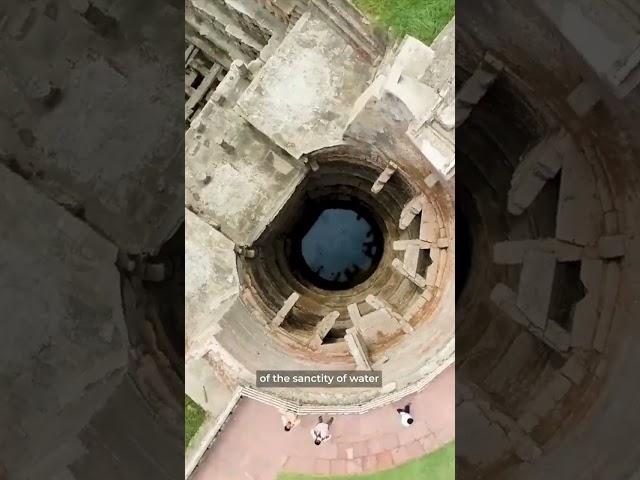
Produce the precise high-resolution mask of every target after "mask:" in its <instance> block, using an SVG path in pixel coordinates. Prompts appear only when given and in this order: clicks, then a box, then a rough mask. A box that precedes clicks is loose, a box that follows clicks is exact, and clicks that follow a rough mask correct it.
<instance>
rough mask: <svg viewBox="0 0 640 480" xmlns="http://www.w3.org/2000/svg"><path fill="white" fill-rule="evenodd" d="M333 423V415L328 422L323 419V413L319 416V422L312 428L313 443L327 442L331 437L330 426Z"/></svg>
mask: <svg viewBox="0 0 640 480" xmlns="http://www.w3.org/2000/svg"><path fill="white" fill-rule="evenodd" d="M332 423H333V417H331V418H330V419H329V420H327V421H326V422H325V421H324V420H323V418H322V415H321V416H319V417H318V424H317V425H316V426H315V427H313V429H312V430H311V438H313V443H315V444H316V445H320V444H321V443H323V442H326V441H327V440H329V439H330V438H331V434H330V433H329V427H330V426H331V424H332Z"/></svg>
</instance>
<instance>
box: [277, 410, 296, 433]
mask: <svg viewBox="0 0 640 480" xmlns="http://www.w3.org/2000/svg"><path fill="white" fill-rule="evenodd" d="M280 413H281V415H280V419H281V420H282V426H283V427H284V431H285V432H289V431H291V429H292V428H295V427H297V426H298V425H300V417H298V415H296V414H295V413H293V412H288V411H284V412H280Z"/></svg>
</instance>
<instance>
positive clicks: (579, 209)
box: [456, 0, 640, 479]
mask: <svg viewBox="0 0 640 480" xmlns="http://www.w3.org/2000/svg"><path fill="white" fill-rule="evenodd" d="M605 3H606V5H605ZM457 10H458V15H457V28H456V30H457V42H458V46H457V49H456V75H457V81H458V86H457V97H458V108H457V114H456V124H457V125H458V128H457V134H458V135H459V137H458V138H459V139H460V138H462V139H463V140H459V141H458V162H459V163H460V169H459V172H460V174H459V178H458V179H457V187H458V190H457V193H458V195H457V204H456V210H457V215H456V218H457V225H458V259H457V261H458V265H459V269H458V272H457V282H458V284H459V295H458V300H457V312H456V322H457V328H456V342H457V344H456V347H457V359H456V383H457V388H456V391H457V395H458V400H457V406H456V417H457V418H456V420H457V423H458V425H462V426H464V427H463V428H464V434H463V435H460V436H459V438H458V441H457V443H456V452H457V456H458V464H457V469H456V474H457V476H458V477H459V478H464V479H477V478H487V479H489V478H490V479H497V478H499V479H511V478H518V479H542V478H549V477H550V476H551V477H553V478H556V477H557V478H636V477H637V476H638V471H637V468H638V467H637V458H638V452H637V449H638V446H637V445H636V444H633V445H629V446H628V447H625V448H624V454H621V452H620V451H619V449H618V448H617V447H615V446H614V445H616V444H619V443H618V442H622V441H624V440H623V439H624V438H632V437H634V436H637V431H638V427H639V425H638V421H637V418H636V417H637V416H636V415H633V414H630V412H631V411H633V410H635V404H636V403H637V395H636V394H635V393H634V394H631V392H635V391H637V381H636V380H635V379H633V380H631V377H632V376H633V375H634V373H632V372H635V367H632V365H636V364H637V349H634V348H632V347H631V344H632V340H631V338H633V337H635V336H636V333H637V329H638V322H637V318H638V313H639V311H638V310H639V307H640V304H639V303H638V291H639V289H638V287H639V281H640V276H639V275H640V270H639V269H638V266H639V265H638V260H639V259H638V252H640V250H639V248H638V240H637V239H638V235H637V229H638V218H640V215H639V212H640V204H639V202H638V185H639V182H638V181H639V180H640V177H639V176H638V161H637V156H638V151H639V150H638V147H639V144H638V136H637V133H636V132H637V119H638V118H639V117H638V114H639V111H638V109H639V105H640V101H639V100H640V97H639V92H640V90H639V89H638V80H639V79H640V76H639V75H640V71H639V70H638V62H639V59H640V57H638V52H639V50H638V48H639V46H640V37H639V36H638V31H639V30H638V26H639V25H640V16H639V13H640V11H639V10H638V7H637V4H636V3H634V2H627V1H614V2H585V1H578V0H575V1H574V0H571V1H565V2H552V1H546V0H536V1H534V2H526V1H516V2H506V1H500V2H492V5H491V7H489V5H488V4H486V3H484V4H483V3H482V2H472V1H468V2H467V1H459V2H458V4H457ZM497 18H499V19H500V21H496V19H497Z"/></svg>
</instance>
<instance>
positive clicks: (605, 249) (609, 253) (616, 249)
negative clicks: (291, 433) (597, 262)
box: [598, 235, 626, 260]
mask: <svg viewBox="0 0 640 480" xmlns="http://www.w3.org/2000/svg"><path fill="white" fill-rule="evenodd" d="M625 241H626V238H625V236H624V235H614V236H606V237H600V240H598V254H599V255H600V257H601V258H605V259H609V260H610V259H614V258H620V257H623V256H624V253H625Z"/></svg>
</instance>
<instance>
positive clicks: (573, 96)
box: [567, 82, 602, 117]
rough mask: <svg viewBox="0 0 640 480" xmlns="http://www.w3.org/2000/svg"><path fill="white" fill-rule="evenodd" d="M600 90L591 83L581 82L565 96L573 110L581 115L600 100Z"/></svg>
mask: <svg viewBox="0 0 640 480" xmlns="http://www.w3.org/2000/svg"><path fill="white" fill-rule="evenodd" d="M601 98H602V97H601V95H600V92H599V91H598V89H597V87H596V86H595V85H594V84H593V83H589V82H581V83H580V84H579V85H578V86H577V87H576V88H575V89H574V90H573V91H572V92H571V93H570V94H569V96H568V97H567V102H568V103H569V105H570V106H571V108H572V109H573V111H574V112H576V113H577V114H578V115H580V116H581V117H582V116H584V115H586V114H587V113H589V112H590V111H591V110H592V109H593V107H595V106H596V104H597V103H598V102H599V101H600V100H601Z"/></svg>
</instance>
